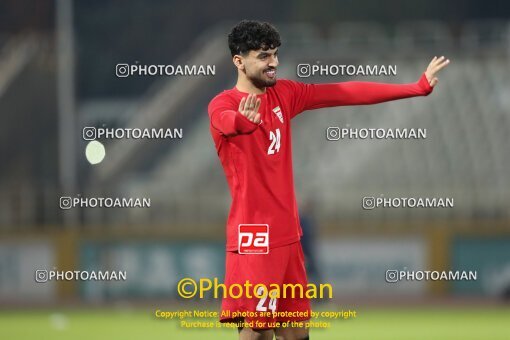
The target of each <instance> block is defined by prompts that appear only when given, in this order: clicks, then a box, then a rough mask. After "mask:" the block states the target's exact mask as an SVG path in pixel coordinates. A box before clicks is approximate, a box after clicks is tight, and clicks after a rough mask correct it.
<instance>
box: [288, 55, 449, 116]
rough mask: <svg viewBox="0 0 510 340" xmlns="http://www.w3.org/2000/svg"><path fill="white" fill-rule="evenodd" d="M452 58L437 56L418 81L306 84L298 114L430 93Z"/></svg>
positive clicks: (298, 103)
mask: <svg viewBox="0 0 510 340" xmlns="http://www.w3.org/2000/svg"><path fill="white" fill-rule="evenodd" d="M449 63H450V61H449V60H448V59H445V58H444V57H440V58H437V57H434V59H432V61H431V62H430V64H429V66H428V67H427V69H426V71H425V72H424V73H423V74H422V76H421V78H420V79H419V80H418V82H416V83H411V84H386V83H374V82H362V81H350V82H344V83H331V84H311V85H305V86H304V87H303V88H302V89H301V95H299V96H298V98H297V107H296V113H299V112H301V111H305V110H312V109H319V108H323V107H332V106H345V105H366V104H377V103H382V102H386V101H390V100H396V99H402V98H409V97H415V96H426V95H428V94H429V93H431V92H432V89H433V87H434V86H435V85H436V84H437V83H438V78H437V73H438V72H439V71H440V70H441V69H442V68H444V67H445V66H446V65H448V64H449Z"/></svg>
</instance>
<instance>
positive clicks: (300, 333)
mask: <svg viewBox="0 0 510 340" xmlns="http://www.w3.org/2000/svg"><path fill="white" fill-rule="evenodd" d="M274 333H275V335H276V339H277V340H307V339H308V338H309V330H308V328H306V327H304V326H303V327H289V328H276V329H275V330H274Z"/></svg>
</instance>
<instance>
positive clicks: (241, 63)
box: [232, 54, 244, 71]
mask: <svg viewBox="0 0 510 340" xmlns="http://www.w3.org/2000/svg"><path fill="white" fill-rule="evenodd" d="M232 61H233V62H234V65H235V66H236V67H237V69H238V70H240V71H244V59H243V57H242V56H240V55H239V54H236V55H235V56H233V57H232Z"/></svg>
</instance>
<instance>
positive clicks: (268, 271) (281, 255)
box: [220, 242, 311, 329]
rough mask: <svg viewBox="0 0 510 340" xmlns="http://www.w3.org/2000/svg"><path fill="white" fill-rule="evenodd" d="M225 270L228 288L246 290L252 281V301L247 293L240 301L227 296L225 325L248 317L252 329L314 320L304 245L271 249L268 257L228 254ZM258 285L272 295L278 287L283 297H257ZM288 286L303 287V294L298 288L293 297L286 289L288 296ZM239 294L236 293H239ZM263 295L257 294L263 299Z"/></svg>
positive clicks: (224, 301)
mask: <svg viewBox="0 0 510 340" xmlns="http://www.w3.org/2000/svg"><path fill="white" fill-rule="evenodd" d="M225 269H226V270H225V282H224V283H225V286H226V287H227V288H228V287H230V286H231V285H233V284H237V285H241V286H243V287H246V285H245V283H246V282H248V281H249V283H250V284H251V290H249V289H248V290H249V291H250V293H251V294H250V295H251V298H249V297H247V296H246V295H247V294H246V292H245V293H243V294H242V295H241V296H240V297H239V298H235V297H232V296H227V297H225V298H224V299H223V303H222V306H221V317H220V321H221V322H238V321H239V319H240V318H244V322H245V324H248V325H250V328H254V329H267V328H275V325H277V322H280V323H282V322H287V321H305V320H309V319H310V315H311V308H310V299H309V298H307V297H306V295H305V293H306V288H307V283H308V282H307V279H306V270H305V258H304V254H303V249H302V248H301V243H300V242H295V243H292V244H289V245H286V246H282V247H278V248H274V249H270V250H269V253H268V254H239V253H238V252H227V255H226V266H225ZM257 284H263V285H264V286H265V287H267V289H268V291H269V292H271V285H272V284H273V285H274V284H276V285H278V286H279V287H280V292H279V296H278V297H277V298H274V299H273V298H271V294H270V295H269V296H267V297H262V298H257V297H256V296H254V295H255V294H254V293H253V288H254V287H255V286H256V285H257ZM284 284H292V285H300V286H301V287H303V294H301V293H300V291H299V289H294V292H295V295H294V298H292V295H291V293H292V291H291V290H289V289H286V296H284V293H283V290H284V289H283V285H284ZM273 287H274V286H273ZM243 289H244V288H243ZM238 291H239V290H235V292H236V293H237V292H238ZM260 293H261V292H258V293H257V295H258V296H260V295H261V294H260ZM234 295H238V294H234ZM301 295H302V296H301ZM261 312H263V313H261ZM285 312H289V313H285ZM269 314H270V315H271V316H269ZM262 315H263V316H262ZM289 315H290V316H289Z"/></svg>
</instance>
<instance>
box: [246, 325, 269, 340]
mask: <svg viewBox="0 0 510 340" xmlns="http://www.w3.org/2000/svg"><path fill="white" fill-rule="evenodd" d="M273 335H274V331H273V330H272V329H251V328H241V329H239V340H272V339H273Z"/></svg>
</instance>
